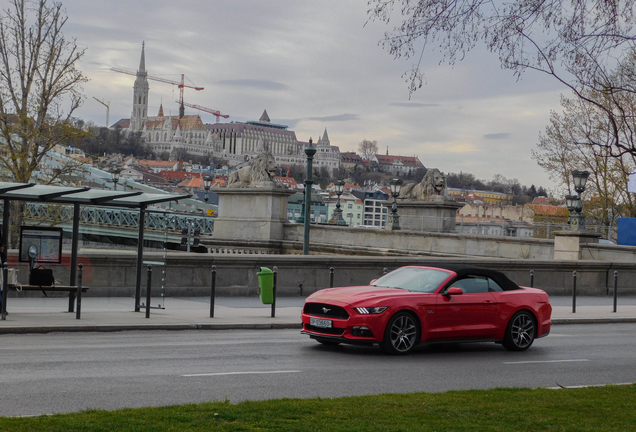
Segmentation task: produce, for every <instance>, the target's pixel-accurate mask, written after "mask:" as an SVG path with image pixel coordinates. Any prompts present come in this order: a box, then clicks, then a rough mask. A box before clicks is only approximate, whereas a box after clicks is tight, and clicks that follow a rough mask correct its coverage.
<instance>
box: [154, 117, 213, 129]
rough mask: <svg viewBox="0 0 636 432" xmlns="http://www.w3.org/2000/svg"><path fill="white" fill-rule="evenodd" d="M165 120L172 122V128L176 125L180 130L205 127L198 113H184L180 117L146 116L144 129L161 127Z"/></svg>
mask: <svg viewBox="0 0 636 432" xmlns="http://www.w3.org/2000/svg"><path fill="white" fill-rule="evenodd" d="M166 122H172V125H171V126H172V129H176V128H177V127H179V129H181V130H185V129H205V126H204V125H203V122H202V121H201V117H200V116H198V115H184V116H183V117H181V118H180V119H179V118H177V117H159V116H157V117H148V121H147V122H146V129H148V130H151V129H161V128H163V127H164V124H165V123H166Z"/></svg>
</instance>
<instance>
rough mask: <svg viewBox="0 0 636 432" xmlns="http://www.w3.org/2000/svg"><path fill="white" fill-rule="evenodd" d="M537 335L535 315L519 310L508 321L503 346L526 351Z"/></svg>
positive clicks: (512, 349) (511, 349) (508, 348)
mask: <svg viewBox="0 0 636 432" xmlns="http://www.w3.org/2000/svg"><path fill="white" fill-rule="evenodd" d="M536 335H537V325H536V324H535V321H534V317H533V316H532V315H531V314H530V312H528V311H519V312H517V313H516V314H514V315H513V316H512V318H511V319H510V322H509V323H508V327H507V328H506V334H505V336H504V340H503V346H504V347H505V348H506V349H507V350H509V351H525V350H527V349H528V348H530V345H532V342H534V338H535V337H536Z"/></svg>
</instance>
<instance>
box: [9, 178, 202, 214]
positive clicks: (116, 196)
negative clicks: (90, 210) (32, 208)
mask: <svg viewBox="0 0 636 432" xmlns="http://www.w3.org/2000/svg"><path fill="white" fill-rule="evenodd" d="M189 197H190V195H189V194H187V195H186V194H182V195H174V194H157V193H141V192H139V191H128V192H125V191H113V190H101V189H89V188H85V187H67V186H50V185H39V184H35V183H10V182H0V199H8V200H14V201H31V202H54V203H60V204H93V205H107V206H113V207H128V208H139V207H141V206H144V205H150V204H158V203H161V202H167V201H178V200H180V199H184V198H189Z"/></svg>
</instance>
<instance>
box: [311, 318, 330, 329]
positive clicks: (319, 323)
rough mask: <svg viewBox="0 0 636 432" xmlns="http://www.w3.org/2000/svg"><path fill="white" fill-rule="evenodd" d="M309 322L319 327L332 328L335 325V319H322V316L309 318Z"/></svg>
mask: <svg viewBox="0 0 636 432" xmlns="http://www.w3.org/2000/svg"><path fill="white" fill-rule="evenodd" d="M309 324H311V325H312V326H314V327H319V328H331V327H333V321H331V320H326V319H320V318H312V317H310V318H309Z"/></svg>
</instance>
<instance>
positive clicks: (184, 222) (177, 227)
mask: <svg viewBox="0 0 636 432" xmlns="http://www.w3.org/2000/svg"><path fill="white" fill-rule="evenodd" d="M25 218H26V219H30V220H37V221H46V222H47V223H49V224H50V223H53V224H61V223H68V222H70V221H72V220H73V206H69V205H61V204H41V203H27V204H26V206H25ZM80 223H81V224H85V225H97V226H104V227H113V228H130V229H138V228H139V211H138V210H126V209H114V208H112V207H99V206H83V207H82V208H81V210H80ZM144 227H145V228H146V229H154V230H159V231H181V230H182V229H187V228H189V227H190V228H194V229H199V230H200V231H201V234H211V233H212V232H213V231H214V218H211V217H206V216H193V215H188V214H182V213H166V212H156V211H152V210H149V211H147V213H146V217H145V223H144Z"/></svg>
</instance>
